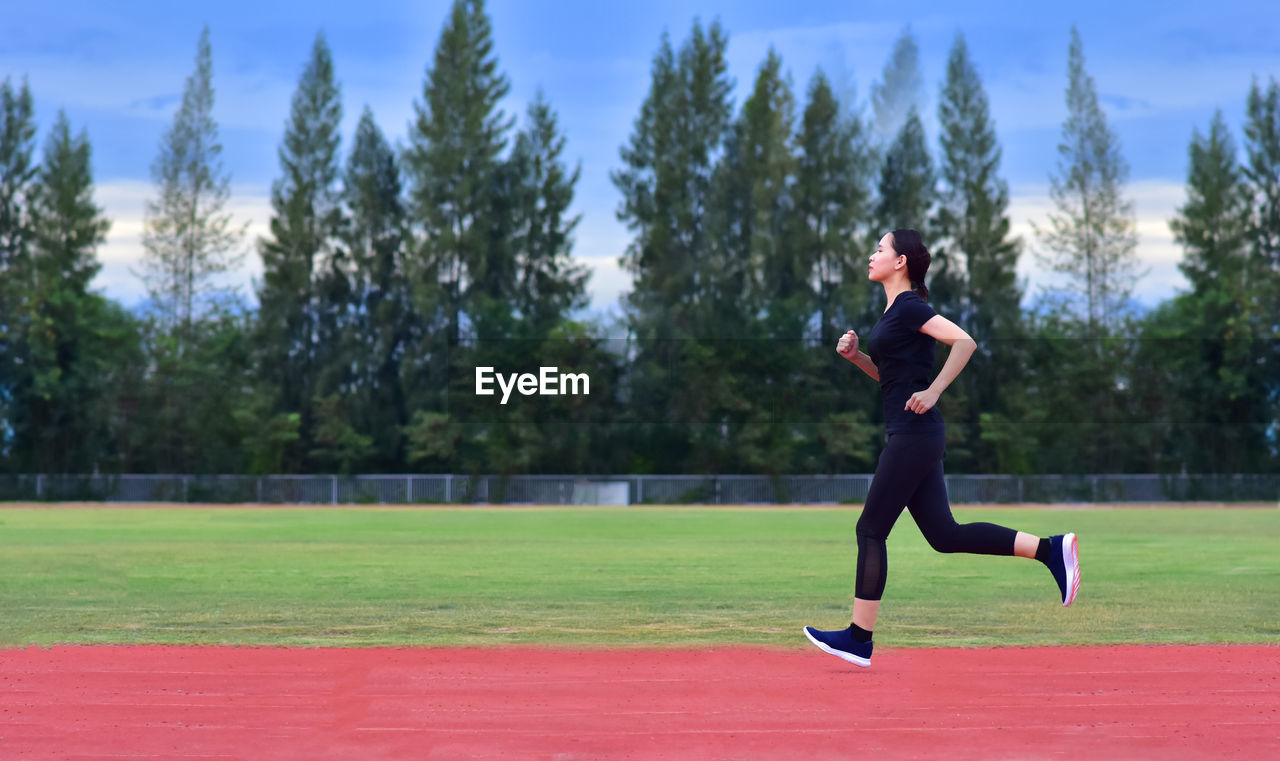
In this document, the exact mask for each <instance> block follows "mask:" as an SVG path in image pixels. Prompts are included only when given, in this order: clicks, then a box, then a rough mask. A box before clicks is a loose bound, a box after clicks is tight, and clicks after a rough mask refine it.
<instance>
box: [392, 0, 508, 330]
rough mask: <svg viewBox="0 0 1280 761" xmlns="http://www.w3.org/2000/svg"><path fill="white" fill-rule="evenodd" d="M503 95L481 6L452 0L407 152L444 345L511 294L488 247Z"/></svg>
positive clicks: (493, 243)
mask: <svg viewBox="0 0 1280 761" xmlns="http://www.w3.org/2000/svg"><path fill="white" fill-rule="evenodd" d="M509 90H510V83H509V82H508V80H507V78H506V76H505V75H504V74H502V73H501V72H500V71H499V70H498V60H497V57H496V56H495V55H494V52H493V32H492V26H491V23H490V20H489V17H488V15H487V14H486V12H485V8H484V2H483V0H455V2H454V4H453V8H452V11H451V12H450V15H449V18H448V21H447V22H446V23H445V26H444V29H443V31H442V32H441V34H440V40H439V42H438V43H437V45H436V50H435V58H434V62H433V65H432V67H431V68H430V69H429V70H428V71H427V75H426V81H425V83H424V85H423V97H422V101H421V102H415V103H414V111H415V114H416V118H415V120H414V122H413V123H412V125H411V126H410V130H409V141H410V145H409V148H408V150H407V152H406V153H405V168H406V173H407V175H408V178H409V180H410V185H409V198H410V210H411V214H412V218H413V221H414V224H415V227H416V229H417V230H418V232H419V234H420V237H421V248H420V253H419V254H418V257H419V258H420V259H421V260H422V262H423V263H424V264H425V268H426V269H427V271H428V275H427V277H428V279H429V280H430V281H431V282H433V283H438V284H439V286H440V288H441V289H442V293H443V296H444V300H445V303H444V319H445V320H446V321H447V324H446V331H447V332H446V338H447V341H448V344H449V345H451V346H456V345H458V343H459V341H460V339H461V338H462V336H463V330H462V328H463V325H462V321H463V319H464V317H467V316H468V315H467V312H468V310H469V309H470V310H471V315H469V317H471V318H475V317H478V314H476V313H477V312H478V311H479V310H480V308H481V306H482V305H483V304H484V303H486V301H487V300H489V299H498V298H500V297H501V296H502V295H503V291H504V290H505V289H508V288H509V284H510V282H511V281H510V277H511V276H512V275H513V273H514V267H513V264H512V262H511V260H510V258H509V256H508V254H509V247H508V246H506V245H505V243H504V242H503V241H501V240H495V239H494V238H495V236H494V233H495V231H496V230H501V229H503V226H502V224H501V223H500V222H499V221H498V220H495V219H494V218H493V208H494V206H495V199H494V187H495V184H496V180H497V177H496V174H497V173H498V171H499V169H500V166H501V154H502V151H503V150H504V149H505V148H506V144H507V139H508V133H509V132H510V130H511V126H512V121H511V120H510V119H508V118H507V116H506V115H505V113H504V112H503V111H502V110H501V109H500V108H499V104H500V102H501V101H502V99H503V98H504V97H505V96H506V95H507V92H508V91H509Z"/></svg>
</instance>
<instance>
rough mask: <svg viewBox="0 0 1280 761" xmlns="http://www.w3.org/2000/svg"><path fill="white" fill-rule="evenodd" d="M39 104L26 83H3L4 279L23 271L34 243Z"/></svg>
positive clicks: (0, 195)
mask: <svg viewBox="0 0 1280 761" xmlns="http://www.w3.org/2000/svg"><path fill="white" fill-rule="evenodd" d="M34 114H35V104H34V101H33V100H32V97H31V88H30V87H29V86H28V85H27V83H26V82H25V81H24V82H23V83H22V89H21V90H19V91H17V92H16V93H15V92H14V89H13V85H12V84H11V83H10V81H9V79H8V78H7V77H6V78H5V80H4V82H3V84H0V278H4V277H7V276H15V275H16V274H17V273H18V272H19V271H20V269H21V265H22V264H23V262H24V261H25V258H26V255H27V253H28V252H27V245H28V244H29V243H30V241H31V235H32V232H31V212H30V199H29V196H30V193H31V190H32V183H33V182H34V180H35V178H36V173H37V166H36V165H35V164H34V163H33V160H34V154H35V135H36V124H35V118H34Z"/></svg>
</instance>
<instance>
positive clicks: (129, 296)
mask: <svg viewBox="0 0 1280 761" xmlns="http://www.w3.org/2000/svg"><path fill="white" fill-rule="evenodd" d="M155 197H156V190H155V186H154V185H152V184H151V183H147V182H140V181H135V180H120V181H115V182H105V183H102V184H99V185H98V186H97V187H96V189H95V195H94V199H95V201H96V202H97V203H98V205H99V206H101V207H102V209H103V213H104V214H105V215H106V217H107V218H108V219H110V220H111V229H110V230H109V231H108V232H107V240H106V242H105V243H103V244H102V246H101V247H100V248H99V249H98V260H99V261H100V262H102V270H101V271H100V272H99V273H98V276H97V277H96V278H95V279H94V281H93V284H92V286H93V287H94V288H95V289H98V290H101V292H102V293H103V294H104V295H105V296H107V297H108V298H111V299H114V300H116V301H118V302H120V303H121V304H123V305H124V306H126V307H132V306H134V305H136V304H137V303H138V302H140V301H142V300H144V299H145V298H146V288H145V286H144V285H143V283H142V280H141V279H140V278H139V277H138V276H137V275H136V274H134V272H135V271H138V270H141V267H142V260H143V257H144V256H145V254H146V250H145V249H144V248H143V246H142V233H143V229H144V225H145V218H146V208H147V202H148V201H150V200H152V199H154V198H155ZM226 212H228V213H230V214H231V221H232V224H236V225H242V224H244V223H246V222H247V223H248V229H247V232H246V234H245V239H244V243H243V244H242V250H243V251H245V252H246V256H245V257H244V260H243V266H242V267H241V268H240V270H238V271H237V272H235V273H234V274H232V275H231V276H229V277H228V278H227V282H228V284H230V285H235V286H238V287H240V292H241V293H242V294H243V295H245V296H248V297H252V295H253V290H252V280H253V278H255V277H258V276H260V275H261V274H262V260H261V259H260V258H259V257H258V255H257V252H256V248H255V244H256V241H257V239H258V237H259V236H262V235H266V234H267V232H268V228H267V225H268V222H269V220H270V218H271V201H270V198H269V196H268V195H267V193H266V191H265V189H263V188H261V187H256V186H235V185H233V186H232V189H231V197H230V199H229V200H228V201H227V206H226Z"/></svg>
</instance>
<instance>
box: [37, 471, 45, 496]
mask: <svg viewBox="0 0 1280 761" xmlns="http://www.w3.org/2000/svg"><path fill="white" fill-rule="evenodd" d="M36 499H44V474H43V473H37V474H36Z"/></svg>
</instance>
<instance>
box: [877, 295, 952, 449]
mask: <svg viewBox="0 0 1280 761" xmlns="http://www.w3.org/2000/svg"><path fill="white" fill-rule="evenodd" d="M936 314H937V312H935V311H933V309H932V308H931V307H930V306H929V305H928V304H927V303H925V300H924V299H922V298H920V297H919V296H918V295H916V294H915V293H913V292H911V291H904V292H902V293H899V294H898V296H897V298H895V299H894V300H893V304H891V305H890V306H889V309H888V310H887V311H885V313H884V316H883V317H881V318H880V321H879V322H877V323H876V326H875V328H873V329H872V330H871V338H870V340H869V341H868V342H867V354H868V355H870V357H871V361H872V362H874V363H876V370H877V371H878V372H879V373H880V392H881V393H882V394H883V396H884V430H885V432H886V433H928V432H933V431H938V430H942V428H943V423H942V415H941V414H940V413H939V412H938V408H937V407H934V408H933V409H931V410H929V411H928V412H926V413H924V414H923V415H920V414H917V413H915V412H912V411H911V410H907V409H903V408H904V407H906V406H907V400H908V399H910V398H911V395H912V394H914V393H915V392H917V391H923V390H925V389H926V388H928V387H929V383H930V382H931V380H930V377H929V376H930V375H931V374H932V372H933V355H934V348H935V347H936V346H937V344H938V342H937V340H935V339H934V338H933V336H929V335H925V334H924V333H921V332H920V326H921V325H924V324H925V323H926V322H928V321H929V319H930V318H931V317H933V316H935V315H936Z"/></svg>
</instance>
